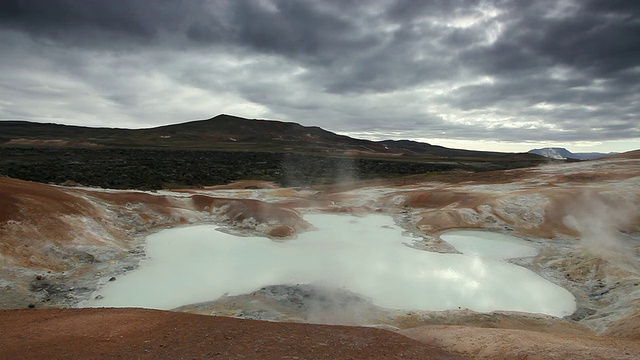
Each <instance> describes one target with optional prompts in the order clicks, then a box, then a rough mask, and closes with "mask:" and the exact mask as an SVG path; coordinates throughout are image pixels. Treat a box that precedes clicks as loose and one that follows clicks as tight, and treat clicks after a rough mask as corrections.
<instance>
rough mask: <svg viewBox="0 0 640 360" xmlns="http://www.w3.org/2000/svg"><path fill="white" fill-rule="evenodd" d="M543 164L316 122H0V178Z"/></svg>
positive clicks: (184, 181) (411, 170)
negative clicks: (118, 125) (352, 132)
mask: <svg viewBox="0 0 640 360" xmlns="http://www.w3.org/2000/svg"><path fill="white" fill-rule="evenodd" d="M545 161H547V159H545V158H543V157H540V156H537V155H531V154H504V153H493V152H479V151H468V150H458V149H448V148H444V147H440V146H432V145H429V144H424V143H417V142H411V141H386V142H373V141H368V140H359V139H353V138H350V137H347V136H342V135H337V134H334V133H331V132H328V131H326V130H323V129H320V128H318V127H305V126H302V125H299V124H296V123H284V122H278V121H266V120H248V119H242V118H237V117H233V116H228V115H220V116H217V117H215V118H213V119H210V120H203V121H194V122H190V123H184V124H178V125H169V126H163V127H158V128H152V129H139V130H130V129H106V128H104V129H97V128H87V127H77V126H64V125H56V124H37V123H29V122H22V121H16V122H13V121H5V122H0V175H4V176H9V177H13V178H18V179H23V180H31V181H37V182H44V183H58V184H59V183H64V182H66V181H73V182H77V183H79V184H83V185H89V186H100V187H105V188H116V189H129V188H135V189H147V190H149V189H161V188H171V187H185V186H186V187H198V186H208V185H219V184H226V183H229V182H232V181H236V180H243V179H258V180H270V181H275V182H277V183H279V184H281V185H283V186H306V185H315V184H329V183H335V182H340V181H345V180H358V179H373V178H387V177H397V176H404V175H415V174H424V173H430V172H441V171H448V170H455V169H462V170H469V171H486V170H501V169H510V168H518V167H527V166H534V165H537V164H539V163H542V162H545Z"/></svg>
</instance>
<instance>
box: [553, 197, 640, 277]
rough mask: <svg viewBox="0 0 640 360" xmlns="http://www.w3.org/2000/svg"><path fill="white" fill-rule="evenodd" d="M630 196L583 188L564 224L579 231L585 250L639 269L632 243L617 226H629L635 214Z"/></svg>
mask: <svg viewBox="0 0 640 360" xmlns="http://www.w3.org/2000/svg"><path fill="white" fill-rule="evenodd" d="M634 200H635V199H634V198H633V197H631V198H630V197H626V198H623V197H622V196H620V195H612V194H607V193H604V192H597V191H583V192H581V193H580V194H579V195H578V196H577V197H576V198H575V201H574V202H573V203H572V204H571V205H570V206H569V207H568V208H567V213H568V214H569V215H567V216H565V217H564V218H563V222H564V224H565V225H566V226H567V227H569V228H571V229H573V230H576V231H578V232H579V233H580V240H581V243H582V245H583V246H584V247H585V249H586V250H587V251H589V252H590V253H592V254H593V255H596V256H599V257H601V258H602V259H603V260H606V261H608V262H609V263H611V264H612V265H615V266H617V267H619V268H621V269H623V270H626V271H630V272H633V273H638V270H637V267H638V265H637V261H636V260H635V258H634V256H633V253H634V249H633V248H632V246H631V245H630V244H629V243H628V242H626V241H625V240H624V239H623V236H622V234H621V232H620V229H624V228H626V227H627V226H629V225H630V224H631V223H632V221H633V220H634V218H635V217H636V216H637V214H638V207H637V205H636V202H635V201H634Z"/></svg>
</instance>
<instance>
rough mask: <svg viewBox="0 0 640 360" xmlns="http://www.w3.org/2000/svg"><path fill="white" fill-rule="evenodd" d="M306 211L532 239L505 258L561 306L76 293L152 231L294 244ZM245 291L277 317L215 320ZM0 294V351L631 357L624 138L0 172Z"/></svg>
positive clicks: (638, 337)
mask: <svg viewBox="0 0 640 360" xmlns="http://www.w3.org/2000/svg"><path fill="white" fill-rule="evenodd" d="M308 212H331V213H350V214H356V215H364V214H368V213H373V212H375V213H383V214H386V215H389V216H392V217H393V218H394V219H395V221H396V223H397V224H399V225H400V226H402V227H403V228H404V229H406V230H407V231H408V232H411V233H413V234H417V235H419V236H420V237H421V238H422V239H423V240H422V241H421V242H420V243H417V244H413V246H414V247H416V248H417V249H420V250H427V251H437V252H450V251H451V247H450V246H448V245H447V244H446V243H444V242H443V241H441V240H440V239H439V235H440V233H442V232H443V231H446V230H448V229H454V228H475V229H484V230H490V231H496V232H501V233H506V234H512V235H516V236H520V237H522V238H524V239H526V240H528V241H532V242H534V243H535V244H536V245H538V246H539V248H540V249H541V250H540V253H539V254H538V255H537V256H536V257H533V258H527V259H518V260H517V263H518V265H520V266H524V267H526V268H528V269H530V270H532V271H534V272H536V273H538V274H539V275H540V276H542V277H544V278H546V279H547V280H549V281H552V282H554V283H555V284H558V285H560V286H563V287H565V288H566V289H567V290H569V291H570V292H571V293H572V294H573V295H574V296H575V298H576V302H577V307H578V309H577V311H576V312H575V313H574V314H572V315H571V316H567V317H565V318H562V319H560V318H554V317H551V316H545V315H540V314H525V313H508V312H493V313H476V312H473V311H471V310H468V309H460V310H451V311H443V312H428V311H405V310H393V311H392V310H390V309H383V308H379V307H374V306H370V307H368V308H362V309H360V310H362V312H361V313H353V314H350V315H352V316H349V317H346V316H342V315H340V316H337V317H336V316H331V315H332V314H329V313H327V314H325V315H326V317H324V318H322V319H317V318H315V319H311V318H310V317H309V316H308V315H309V314H305V313H304V312H299V311H297V310H296V311H294V310H295V309H293V308H291V307H287V306H286V305H287V303H286V302H284V303H283V302H276V301H274V297H269V296H267V295H268V294H267V295H264V294H258V295H260V296H262V297H260V298H258V300H260V301H256V297H255V296H249V295H251V294H241V295H239V296H236V297H228V298H224V299H211V301H210V302H207V303H201V304H186V305H185V306H184V307H181V308H179V309H176V311H171V312H168V311H156V310H142V309H81V308H78V307H81V306H82V302H83V301H86V300H88V299H90V298H95V297H96V296H98V295H99V290H100V288H101V286H102V285H103V284H105V283H107V282H108V281H110V279H113V280H115V278H117V277H119V276H121V275H123V274H125V273H126V272H128V271H131V270H133V269H135V268H136V267H137V266H138V265H139V263H140V261H143V260H144V257H145V254H144V239H145V237H146V236H147V235H149V234H151V233H153V232H155V231H160V230H162V229H165V228H168V227H174V226H184V225H189V224H202V223H208V224H217V225H218V226H220V227H222V228H224V230H225V231H228V232H230V233H237V234H251V235H257V236H265V237H269V238H271V239H273V240H276V241H296V236H297V234H299V233H302V232H305V231H310V229H311V226H310V224H309V223H307V222H306V221H305V220H304V214H305V213H308ZM272 285H281V284H272ZM293 290H296V291H298V290H300V289H293V288H291V287H287V288H285V289H284V290H283V291H285V292H286V291H293ZM302 290H304V291H310V293H313V289H302ZM263 295H264V296H263ZM251 306H253V307H258V310H261V311H262V312H259V313H266V314H270V316H272V318H263V319H262V320H270V319H272V320H275V319H279V320H281V321H282V320H284V321H289V322H269V321H257V320H243V319H236V318H231V317H233V316H236V317H237V316H246V315H238V314H249V313H250V312H247V311H246V310H248V309H250V307H251ZM27 307H31V308H35V309H27ZM0 309H5V310H0V359H34V358H35V359H70V358H77V359H80V358H82V359H99V358H105V359H106V358H109V359H112V358H127V359H129V358H148V359H163V358H166V359H169V358H171V359H176V358H185V359H187V358H188V359H192V358H195V359H199V358H216V357H219V358H250V359H251V358H266V359H271V358H276V359H287V358H288V359H295V358H301V359H314V358H341V359H342V358H347V359H348V358H358V359H360V358H371V359H378V358H384V359H392V358H416V359H418V358H419V359H430V358H433V359H457V358H473V359H571V358H583V359H640V152H632V153H628V154H622V155H617V156H615V157H612V158H609V159H604V160H597V161H587V162H579V163H570V164H549V165H545V166H540V167H536V168H530V169H518V170H511V171H498V172H487V173H480V174H473V173H464V172H454V173H445V174H436V175H433V174H429V175H424V176H412V177H407V178H402V179H395V180H393V181H387V182H384V183H383V182H376V181H369V182H359V183H349V184H341V186H340V187H335V188H329V187H318V188H278V187H277V186H275V185H274V184H271V183H264V182H259V181H252V182H239V183H235V184H230V185H227V186H222V187H211V188H203V189H188V190H174V191H159V192H142V191H115V190H107V189H97V188H86V187H65V186H59V185H45V184H38V183H31V182H26V181H20V180H15V179H9V178H3V177H0ZM292 309H293V310H292ZM331 311H332V312H333V310H331ZM214 313H215V314H217V315H226V316H230V317H224V316H209V315H210V314H214ZM199 314H205V315H204V316H203V315H199ZM335 314H339V313H335V312H334V313H333V315H335ZM355 315H357V316H355ZM258 319H260V318H258ZM293 322H295V323H293ZM310 322H324V323H331V324H334V325H317V324H309V323H310ZM335 324H340V325H358V326H336V325H335ZM368 325H379V326H381V327H384V328H385V329H386V330H383V329H378V328H372V327H367V326H368ZM452 354H454V355H452Z"/></svg>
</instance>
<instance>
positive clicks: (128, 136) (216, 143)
mask: <svg viewBox="0 0 640 360" xmlns="http://www.w3.org/2000/svg"><path fill="white" fill-rule="evenodd" d="M0 145H1V146H68V147H85V146H98V147H135V148H140V147H144V148H170V149H215V150H228V151H257V152H260V151H268V152H301V153H315V154H324V155H348V156H376V157H381V156H382V157H396V158H398V159H406V158H421V159H428V158H456V159H460V158H469V159H478V160H480V159H482V158H490V159H498V158H508V159H510V158H513V159H514V160H530V161H539V158H538V157H537V156H534V155H530V154H512V153H499V152H488V151H471V150H461V149H451V148H446V147H443V146H434V145H430V144H428V143H420V142H416V141H410V140H385V141H370V140H362V139H355V138H351V137H349V136H345V135H338V134H336V133H333V132H331V131H327V130H324V129H322V128H320V127H317V126H303V125H300V124H298V123H294V122H282V121H275V120H257V119H246V118H242V117H238V116H233V115H227V114H221V115H218V116H216V117H213V118H211V119H207V120H197V121H189V122H185V123H181V124H173V125H165V126H159V127H154V128H148V129H117V128H92V127H84V126H70V125H58V124H43V123H34V122H28V121H0Z"/></svg>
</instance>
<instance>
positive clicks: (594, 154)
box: [528, 148, 617, 160]
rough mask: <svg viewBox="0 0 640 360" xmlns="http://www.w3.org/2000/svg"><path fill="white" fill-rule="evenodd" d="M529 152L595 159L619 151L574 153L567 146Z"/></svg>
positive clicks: (554, 156)
mask: <svg viewBox="0 0 640 360" xmlns="http://www.w3.org/2000/svg"><path fill="white" fill-rule="evenodd" d="M528 153H529V154H536V155H541V156H544V157H548V158H550V159H557V160H564V159H573V160H594V159H599V158H603V157H605V156H609V155H614V154H617V153H607V154H605V153H599V152H591V153H572V152H571V151H569V150H567V149H565V148H541V149H533V150H529V152H528Z"/></svg>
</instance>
